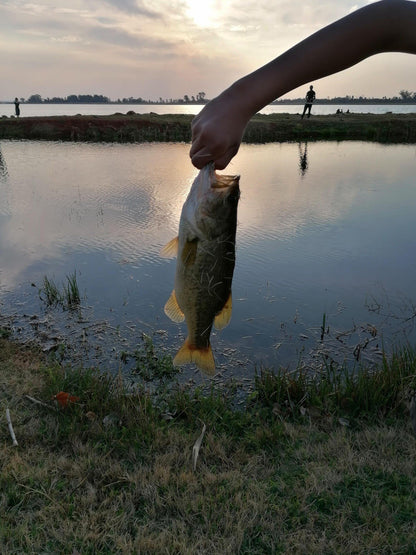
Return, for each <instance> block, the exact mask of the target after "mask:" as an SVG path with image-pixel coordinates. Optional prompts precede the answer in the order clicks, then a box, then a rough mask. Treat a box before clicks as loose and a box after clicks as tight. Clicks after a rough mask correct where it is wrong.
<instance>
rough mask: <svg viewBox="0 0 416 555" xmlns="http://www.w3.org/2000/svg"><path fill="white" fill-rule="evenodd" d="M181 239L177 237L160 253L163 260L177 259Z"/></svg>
mask: <svg viewBox="0 0 416 555" xmlns="http://www.w3.org/2000/svg"><path fill="white" fill-rule="evenodd" d="M178 246H179V237H175V238H174V239H172V241H169V243H167V244H166V245H165V246H164V247H163V249H161V251H160V256H162V257H163V258H175V256H177V255H178Z"/></svg>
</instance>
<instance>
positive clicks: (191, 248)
mask: <svg viewBox="0 0 416 555" xmlns="http://www.w3.org/2000/svg"><path fill="white" fill-rule="evenodd" d="M197 248H198V239H193V240H192V241H186V243H185V245H184V247H183V250H182V262H183V263H184V265H185V266H191V265H192V264H194V263H195V258H196V251H197Z"/></svg>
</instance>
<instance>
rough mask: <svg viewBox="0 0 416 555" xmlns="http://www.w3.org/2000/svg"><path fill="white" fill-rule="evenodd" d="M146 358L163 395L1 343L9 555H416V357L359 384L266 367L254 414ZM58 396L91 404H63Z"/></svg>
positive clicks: (3, 508) (248, 406) (342, 375)
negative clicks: (415, 418)
mask: <svg viewBox="0 0 416 555" xmlns="http://www.w3.org/2000/svg"><path fill="white" fill-rule="evenodd" d="M146 356H148V357H149V360H148V364H149V369H150V373H151V374H152V375H154V367H155V365H157V361H158V360H160V361H163V363H162V364H161V369H160V375H161V376H162V378H163V379H162V382H161V386H160V388H157V389H156V391H154V392H152V393H150V390H148V387H147V385H146V381H145V380H143V381H142V382H141V383H142V385H136V386H135V387H132V385H131V384H129V383H126V382H125V381H124V380H123V378H122V376H121V375H119V376H116V377H112V376H108V375H106V374H105V372H103V371H102V370H101V371H99V370H98V369H96V370H93V369H78V368H71V367H65V366H62V365H60V364H57V363H51V362H48V361H46V360H45V359H44V358H41V357H39V356H38V355H37V354H36V353H34V352H33V351H30V350H27V349H24V348H22V347H19V346H17V345H14V344H13V343H10V342H8V341H6V340H0V376H1V384H0V386H1V387H0V410H1V413H3V414H4V409H5V408H6V407H9V409H10V413H11V415H12V420H13V424H14V429H15V432H16V436H17V440H18V442H19V446H18V447H13V446H12V442H11V438H10V435H9V433H8V429H7V426H6V423H5V419H3V420H2V425H1V426H0V441H1V449H0V469H1V470H0V514H1V515H2V519H1V523H0V549H1V552H2V553H28V552H30V553H32V552H36V553H39V552H42V553H43V552H46V553H67V552H71V553H72V552H80V553H181V554H182V553H230V554H231V553H232V554H234V553H247V554H249V553H250V554H252V553H258V554H260V553H264V554H266V553H267V554H269V553H285V554H286V553H308V554H309V553H311V554H323V553H328V554H332V553H357V554H358V553H412V552H414V551H415V550H416V524H415V523H416V509H415V498H416V441H415V438H414V436H413V435H412V427H411V423H410V419H409V416H408V409H407V406H406V398H407V395H408V392H409V391H412V390H413V389H414V387H415V376H416V355H415V351H414V350H413V349H411V348H406V349H403V350H400V351H397V352H396V353H395V354H394V355H393V356H392V357H391V358H387V357H386V358H385V359H384V362H383V365H382V366H381V367H380V368H379V369H378V370H377V371H371V372H370V371H369V370H366V369H365V368H359V367H357V369H356V371H355V373H354V375H352V376H348V375H347V374H346V372H344V371H343V370H342V369H341V371H340V372H338V373H336V372H335V370H334V369H333V368H332V369H328V368H323V369H322V374H321V375H320V376H316V377H315V378H313V377H311V376H309V375H307V374H306V373H305V372H300V371H299V372H298V373H292V374H290V373H287V372H285V371H284V370H280V371H276V372H273V371H270V370H268V371H266V370H264V371H262V372H260V373H259V374H258V375H257V377H256V379H255V381H254V384H253V391H252V393H251V394H250V395H248V396H247V398H246V400H245V401H244V403H243V404H241V400H242V398H243V397H242V395H241V391H240V390H239V389H238V387H237V386H235V385H234V384H224V385H223V386H222V387H221V388H219V387H214V385H211V386H208V387H205V388H201V387H200V388H196V389H191V388H190V387H188V386H183V385H179V384H177V383H176V381H175V379H173V378H171V377H169V375H167V374H166V372H165V370H162V369H163V367H164V365H165V363H166V361H164V357H163V355H160V354H158V353H156V352H155V350H154V348H153V345H152V344H151V342H150V340H149V341H148V342H147V343H146V342H145V345H144V350H143V351H141V354H140V365H141V367H145V366H146ZM155 357H156V359H155ZM152 368H153V369H152ZM145 377H146V376H145ZM59 391H66V392H69V393H70V394H72V395H74V396H77V397H79V401H77V402H76V403H72V404H71V405H69V406H68V407H66V408H61V407H58V406H56V404H55V401H54V400H53V397H54V395H56V394H57V393H58V392H59ZM26 395H30V396H31V397H34V398H36V399H39V400H40V401H42V402H43V403H45V405H46V406H44V405H37V404H35V403H33V402H31V401H29V400H28V399H27V397H26ZM203 423H205V424H206V427H207V430H206V434H205V436H204V439H203V442H202V446H201V450H200V454H199V458H198V463H197V467H196V471H195V472H194V471H193V467H192V447H193V444H194V442H195V440H196V439H197V438H198V436H199V435H200V433H201V428H202V424H203ZM347 424H348V425H347Z"/></svg>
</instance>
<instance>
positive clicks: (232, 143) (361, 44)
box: [190, 0, 416, 169]
mask: <svg viewBox="0 0 416 555" xmlns="http://www.w3.org/2000/svg"><path fill="white" fill-rule="evenodd" d="M415 27H416V2H410V1H406V0H382V1H381V2H376V3H373V4H370V5H368V6H366V7H364V8H361V9H360V10H357V11H355V12H353V13H352V14H350V15H348V16H346V17H344V18H342V19H340V20H338V21H336V22H335V23H332V24H331V25H328V26H327V27H324V28H323V29H321V30H320V31H318V32H317V33H315V34H313V35H311V36H310V37H308V38H307V39H305V40H304V41H302V42H300V43H299V44H297V45H296V46H294V47H293V48H291V49H290V50H288V51H287V52H285V53H284V54H282V55H281V56H279V57H278V58H275V59H274V60H272V61H271V62H269V63H268V64H266V65H264V66H263V67H261V68H259V69H257V70H256V71H254V72H253V73H250V74H249V75H246V76H245V77H243V78H241V79H239V80H238V81H236V82H235V83H234V84H233V85H231V86H230V87H229V88H228V89H226V90H225V91H223V92H222V93H221V94H220V95H219V96H217V97H216V98H214V99H213V100H212V101H211V102H209V103H208V104H207V105H206V106H205V107H204V108H203V109H202V110H201V112H200V113H199V114H198V115H197V116H196V117H195V118H194V120H193V122H192V147H191V151H190V156H191V160H192V163H193V164H194V165H195V166H196V167H197V168H201V167H203V166H205V164H207V163H208V162H209V161H211V160H213V161H214V162H215V166H216V168H217V169H223V168H225V167H226V166H227V165H228V163H229V162H230V160H231V158H233V156H235V155H236V154H237V152H238V149H239V147H240V144H241V140H242V138H243V133H244V129H245V127H246V125H247V123H248V121H249V120H250V118H251V117H252V116H253V115H254V114H255V113H256V112H258V111H259V110H260V109H261V108H263V107H264V106H266V105H267V104H269V103H270V102H272V101H273V100H275V99H276V98H279V97H280V96H282V95H284V94H286V93H287V92H289V91H291V90H293V89H295V88H296V87H299V86H300V85H303V84H305V83H308V82H310V81H313V80H315V79H320V78H322V77H326V76H327V75H332V74H333V73H337V72H339V71H342V70H344V69H347V68H348V67H351V66H353V65H355V64H357V63H358V62H360V61H362V60H363V59H365V58H368V57H369V56H372V55H374V54H378V53H382V52H407V53H411V54H416V33H415Z"/></svg>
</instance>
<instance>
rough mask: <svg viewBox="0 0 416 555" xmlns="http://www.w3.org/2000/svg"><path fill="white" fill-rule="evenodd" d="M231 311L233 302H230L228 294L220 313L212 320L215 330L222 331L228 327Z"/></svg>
mask: <svg viewBox="0 0 416 555" xmlns="http://www.w3.org/2000/svg"><path fill="white" fill-rule="evenodd" d="M232 311H233V301H232V298H231V293H230V295H229V297H228V299H227V301H226V303H225V305H224V306H223V308H222V310H221V312H219V313H218V314H217V315H216V316H215V318H214V327H215V329H217V330H222V329H223V328H225V327H226V326H228V324H229V323H230V320H231V313H232Z"/></svg>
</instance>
